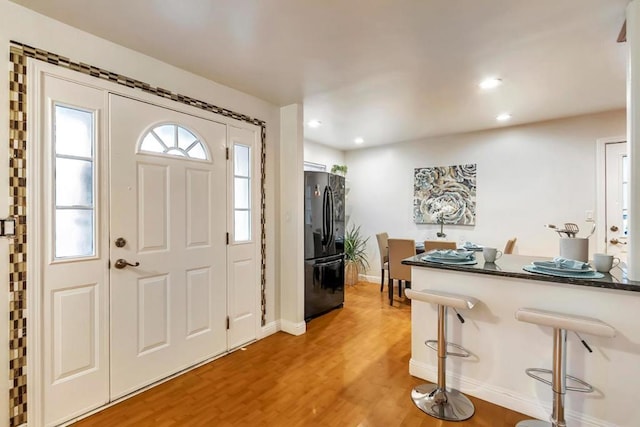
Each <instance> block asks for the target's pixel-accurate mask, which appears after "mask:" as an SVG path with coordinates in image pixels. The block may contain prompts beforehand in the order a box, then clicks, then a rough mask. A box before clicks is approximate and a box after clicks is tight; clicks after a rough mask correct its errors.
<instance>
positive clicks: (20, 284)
mask: <svg viewBox="0 0 640 427" xmlns="http://www.w3.org/2000/svg"><path fill="white" fill-rule="evenodd" d="M9 58H10V59H9V61H10V69H9V212H10V214H11V215H12V216H15V217H16V219H17V221H16V238H15V239H13V240H9V422H10V425H11V427H16V426H19V425H21V424H24V423H26V422H27V319H26V299H25V291H26V289H27V280H26V279H27V278H26V271H27V263H26V257H27V253H26V243H27V230H26V224H27V221H26V219H27V217H26V208H27V199H26V190H27V186H26V179H25V177H26V165H27V164H26V163H27V159H26V156H25V149H26V148H27V116H26V114H27V58H26V56H24V55H22V53H21V52H20V51H19V50H17V49H14V48H13V47H12V48H11V50H10V52H9Z"/></svg>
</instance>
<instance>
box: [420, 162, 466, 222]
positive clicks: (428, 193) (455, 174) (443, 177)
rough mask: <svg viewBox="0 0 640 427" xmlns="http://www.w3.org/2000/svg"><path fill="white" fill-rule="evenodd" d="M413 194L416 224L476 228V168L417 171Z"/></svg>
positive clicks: (440, 168)
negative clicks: (458, 225) (471, 226)
mask: <svg viewBox="0 0 640 427" xmlns="http://www.w3.org/2000/svg"><path fill="white" fill-rule="evenodd" d="M413 192H414V193H413V221H414V222H415V223H416V224H460V225H475V223H476V165H475V164H468V165H454V166H437V167H429V168H417V169H415V172H414V184H413Z"/></svg>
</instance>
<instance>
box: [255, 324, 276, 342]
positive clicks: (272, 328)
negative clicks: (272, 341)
mask: <svg viewBox="0 0 640 427" xmlns="http://www.w3.org/2000/svg"><path fill="white" fill-rule="evenodd" d="M279 330H280V321H279V320H276V321H273V322H269V323H267V324H266V325H264V326H263V327H262V328H260V332H259V333H260V336H259V337H258V339H262V338H266V337H268V336H269V335H273V334H275V333H276V332H278V331H279Z"/></svg>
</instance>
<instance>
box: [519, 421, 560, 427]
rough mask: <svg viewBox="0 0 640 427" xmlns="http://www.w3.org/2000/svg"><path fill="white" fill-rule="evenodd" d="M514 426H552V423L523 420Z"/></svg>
mask: <svg viewBox="0 0 640 427" xmlns="http://www.w3.org/2000/svg"><path fill="white" fill-rule="evenodd" d="M516 427H552V424H551V423H548V422H546V421H540V420H524V421H520V422H519V423H518V424H516Z"/></svg>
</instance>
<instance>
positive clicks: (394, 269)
mask: <svg viewBox="0 0 640 427" xmlns="http://www.w3.org/2000/svg"><path fill="white" fill-rule="evenodd" d="M415 254H416V242H415V240H413V239H389V305H393V283H394V280H397V281H398V296H400V297H401V296H402V282H404V286H405V288H410V287H411V266H410V265H404V264H402V260H403V259H405V258H409V257H412V256H414V255H415Z"/></svg>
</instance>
